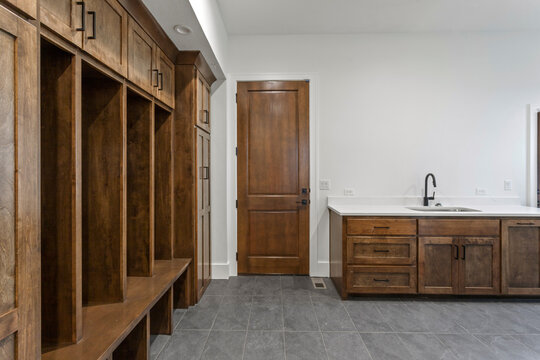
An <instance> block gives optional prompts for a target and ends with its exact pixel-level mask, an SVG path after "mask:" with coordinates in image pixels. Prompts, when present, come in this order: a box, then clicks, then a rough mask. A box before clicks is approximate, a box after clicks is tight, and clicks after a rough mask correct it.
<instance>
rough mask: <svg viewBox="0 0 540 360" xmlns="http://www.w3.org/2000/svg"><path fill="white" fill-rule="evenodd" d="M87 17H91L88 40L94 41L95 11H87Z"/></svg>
mask: <svg viewBox="0 0 540 360" xmlns="http://www.w3.org/2000/svg"><path fill="white" fill-rule="evenodd" d="M88 15H90V16H92V35H91V36H88V37H87V39H88V40H94V39H96V12H95V11H88Z"/></svg>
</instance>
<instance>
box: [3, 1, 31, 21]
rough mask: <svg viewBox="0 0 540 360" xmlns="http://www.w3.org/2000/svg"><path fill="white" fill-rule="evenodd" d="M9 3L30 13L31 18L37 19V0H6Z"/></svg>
mask: <svg viewBox="0 0 540 360" xmlns="http://www.w3.org/2000/svg"><path fill="white" fill-rule="evenodd" d="M6 1H7V3H8V4H11V5H13V6H15V7H16V8H18V9H19V10H21V11H22V12H24V13H26V14H28V15H30V17H31V18H33V19H37V0H6Z"/></svg>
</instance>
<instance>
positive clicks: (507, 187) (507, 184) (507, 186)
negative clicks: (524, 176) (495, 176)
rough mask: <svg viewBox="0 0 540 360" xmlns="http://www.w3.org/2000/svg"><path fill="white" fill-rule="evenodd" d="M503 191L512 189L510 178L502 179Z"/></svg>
mask: <svg viewBox="0 0 540 360" xmlns="http://www.w3.org/2000/svg"><path fill="white" fill-rule="evenodd" d="M504 191H512V180H504Z"/></svg>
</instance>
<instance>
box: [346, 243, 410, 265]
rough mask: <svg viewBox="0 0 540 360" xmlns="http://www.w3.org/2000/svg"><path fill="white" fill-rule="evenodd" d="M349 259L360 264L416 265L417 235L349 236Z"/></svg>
mask: <svg viewBox="0 0 540 360" xmlns="http://www.w3.org/2000/svg"><path fill="white" fill-rule="evenodd" d="M347 260H348V263H349V264H360V265H415V264H416V238H415V237H349V238H347Z"/></svg>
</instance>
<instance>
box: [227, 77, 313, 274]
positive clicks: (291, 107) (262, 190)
mask: <svg viewBox="0 0 540 360" xmlns="http://www.w3.org/2000/svg"><path fill="white" fill-rule="evenodd" d="M308 93H309V82H306V81H261V82H239V83H238V94H237V96H238V97H237V103H238V104H237V107H238V125H237V127H238V272H239V273H241V274H250V273H251V274H253V273H258V274H308V273H309V104H308V99H309V95H308Z"/></svg>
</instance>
